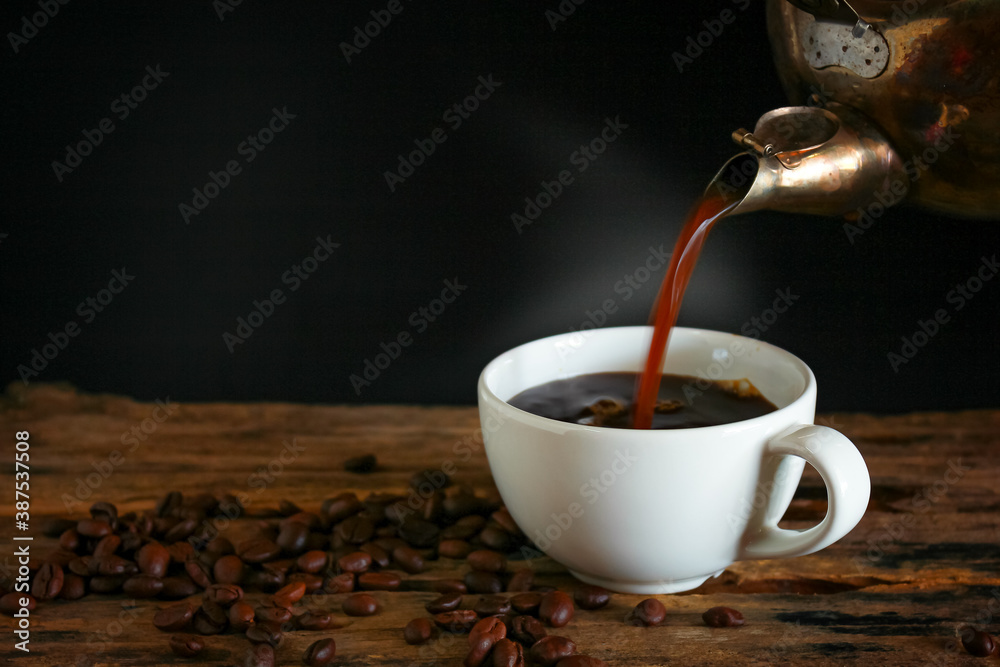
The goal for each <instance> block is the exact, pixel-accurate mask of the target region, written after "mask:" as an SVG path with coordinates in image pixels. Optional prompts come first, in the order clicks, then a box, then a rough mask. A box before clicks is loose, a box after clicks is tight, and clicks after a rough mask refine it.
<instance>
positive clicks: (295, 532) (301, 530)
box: [275, 522, 309, 556]
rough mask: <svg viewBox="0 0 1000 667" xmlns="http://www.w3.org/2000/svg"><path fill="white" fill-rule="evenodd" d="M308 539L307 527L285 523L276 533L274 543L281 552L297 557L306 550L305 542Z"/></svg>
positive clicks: (296, 523) (294, 523)
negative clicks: (276, 536)
mask: <svg viewBox="0 0 1000 667" xmlns="http://www.w3.org/2000/svg"><path fill="white" fill-rule="evenodd" d="M308 539H309V527H308V526H307V525H305V524H302V523H298V522H290V523H286V524H284V525H283V526H282V527H281V530H280V531H279V532H278V538H277V539H276V540H275V543H276V544H277V545H278V546H279V547H281V550H282V551H283V552H284V553H286V554H288V555H290V556H298V555H299V554H301V553H302V552H303V551H305V550H306V542H307V541H308Z"/></svg>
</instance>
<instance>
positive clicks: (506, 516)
mask: <svg viewBox="0 0 1000 667" xmlns="http://www.w3.org/2000/svg"><path fill="white" fill-rule="evenodd" d="M490 518H491V519H493V520H494V521H496V522H497V524H499V525H500V527H501V528H503V529H504V530H506V531H507V532H508V533H510V534H511V535H517V534H518V533H520V532H521V529H520V528H519V527H518V525H517V522H515V521H514V517H512V516H511V515H510V512H509V511H507V508H506V507H501V508H500V509H498V510H497V511H496V512H494V513H493V514H491V515H490Z"/></svg>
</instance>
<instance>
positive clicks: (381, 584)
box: [358, 572, 403, 591]
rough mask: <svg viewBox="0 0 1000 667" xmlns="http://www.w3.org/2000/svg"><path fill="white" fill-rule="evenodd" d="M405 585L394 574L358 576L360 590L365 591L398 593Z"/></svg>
mask: <svg viewBox="0 0 1000 667" xmlns="http://www.w3.org/2000/svg"><path fill="white" fill-rule="evenodd" d="M402 583H403V581H402V579H400V578H399V576H398V575H396V574H393V573H392V572H364V573H362V574H359V575H358V588H360V589H361V590H363V591H396V590H399V587H400V585H401V584H402Z"/></svg>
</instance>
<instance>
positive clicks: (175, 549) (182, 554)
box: [164, 542, 195, 563]
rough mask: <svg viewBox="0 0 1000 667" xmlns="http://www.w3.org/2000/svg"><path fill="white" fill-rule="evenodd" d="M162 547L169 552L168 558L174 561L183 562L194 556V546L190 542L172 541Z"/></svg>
mask: <svg viewBox="0 0 1000 667" xmlns="http://www.w3.org/2000/svg"><path fill="white" fill-rule="evenodd" d="M164 547H166V549H167V553H168V554H170V560H171V561H173V562H175V563H185V562H187V560H188V559H189V558H194V557H195V552H194V546H192V545H191V543H190V542H174V543H173V544H166V545H164Z"/></svg>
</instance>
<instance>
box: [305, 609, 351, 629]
mask: <svg viewBox="0 0 1000 667" xmlns="http://www.w3.org/2000/svg"><path fill="white" fill-rule="evenodd" d="M295 627H297V628H298V629H299V630H329V629H330V628H337V627H340V625H339V624H338V623H337V622H336V620H335V619H334V618H333V616H331V615H330V614H318V613H314V612H311V611H307V612H306V613H304V614H301V615H299V616H296V617H295Z"/></svg>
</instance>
